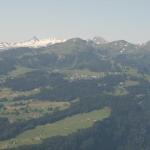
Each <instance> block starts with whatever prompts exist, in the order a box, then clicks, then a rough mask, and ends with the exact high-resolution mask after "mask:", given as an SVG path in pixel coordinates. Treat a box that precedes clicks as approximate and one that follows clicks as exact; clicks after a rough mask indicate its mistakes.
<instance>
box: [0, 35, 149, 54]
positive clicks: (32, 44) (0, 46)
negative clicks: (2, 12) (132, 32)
mask: <svg viewBox="0 0 150 150" xmlns="http://www.w3.org/2000/svg"><path fill="white" fill-rule="evenodd" d="M76 39H81V38H72V39H67V40H66V39H62V40H60V39H56V38H55V37H51V38H47V39H39V38H37V37H36V36H34V37H33V38H31V39H30V40H27V41H24V42H0V51H3V50H8V49H13V48H21V47H26V48H40V47H47V46H50V45H53V44H57V43H63V42H66V41H69V40H74V41H76ZM81 40H83V39H81ZM83 41H86V42H92V43H94V44H96V45H100V46H104V47H111V48H112V47H115V48H116V47H117V49H118V48H120V52H121V53H123V52H124V51H126V49H127V47H128V46H131V47H135V48H136V49H137V48H139V47H142V48H143V47H144V48H145V49H147V48H149V47H150V41H148V42H146V43H143V44H142V45H140V44H132V43H129V42H127V41H125V40H117V41H107V40H106V39H104V38H103V37H100V36H95V37H94V38H91V39H88V40H83Z"/></svg>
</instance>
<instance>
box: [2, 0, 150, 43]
mask: <svg viewBox="0 0 150 150" xmlns="http://www.w3.org/2000/svg"><path fill="white" fill-rule="evenodd" d="M33 36H37V37H39V38H48V37H56V38H59V39H64V38H65V39H68V38H73V37H80V38H84V39H89V38H92V37H94V36H101V37H104V38H105V39H107V40H108V41H112V40H122V39H124V40H127V41H129V42H133V43H139V42H140V43H142V42H146V41H148V40H150V0H0V42H1V41H3V42H4V41H7V42H15V41H24V40H28V39H30V38H32V37H33Z"/></svg>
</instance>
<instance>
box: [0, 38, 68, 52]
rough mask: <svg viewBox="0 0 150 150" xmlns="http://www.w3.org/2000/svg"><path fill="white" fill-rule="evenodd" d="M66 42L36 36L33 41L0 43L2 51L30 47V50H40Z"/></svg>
mask: <svg viewBox="0 0 150 150" xmlns="http://www.w3.org/2000/svg"><path fill="white" fill-rule="evenodd" d="M64 41H65V40H59V39H56V38H47V39H41V40H40V39H38V38H37V37H36V36H34V37H33V38H32V39H30V40H27V41H24V42H14V43H13V42H0V49H1V50H2V49H11V48H19V47H30V48H39V47H46V46H48V45H51V44H55V43H61V42H64Z"/></svg>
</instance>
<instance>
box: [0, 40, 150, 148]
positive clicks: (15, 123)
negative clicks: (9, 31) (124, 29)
mask: <svg viewBox="0 0 150 150" xmlns="http://www.w3.org/2000/svg"><path fill="white" fill-rule="evenodd" d="M39 41H40V42H39ZM45 41H46V42H45ZM52 41H53V42H52ZM25 43H27V44H24V46H20V45H19V44H18V47H10V48H9V49H8V47H7V48H6V49H7V50H6V49H3V50H1V52H0V149H1V150H3V149H5V150H8V149H10V150H100V149H102V150H149V149H150V99H149V98H150V67H149V66H150V42H147V43H145V44H142V45H139V44H132V43H130V42H127V41H125V40H118V41H112V42H108V41H106V40H104V39H103V38H101V37H95V38H93V39H90V40H83V39H81V38H72V39H68V40H65V41H60V40H48V41H47V40H44V42H43V43H44V44H41V45H42V46H41V45H40V44H37V43H42V42H41V40H38V39H37V38H36V37H34V38H33V39H32V40H30V41H28V42H25ZM29 43H30V44H29ZM35 43H36V44H35ZM45 43H46V44H45ZM31 45H32V46H31ZM33 45H34V46H33ZM35 45H36V46H35ZM37 45H38V46H37Z"/></svg>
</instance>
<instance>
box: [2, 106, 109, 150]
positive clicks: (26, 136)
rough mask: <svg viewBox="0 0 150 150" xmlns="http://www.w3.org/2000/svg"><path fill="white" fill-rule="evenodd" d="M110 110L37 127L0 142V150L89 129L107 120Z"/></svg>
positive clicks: (82, 114) (83, 114) (104, 109)
mask: <svg viewBox="0 0 150 150" xmlns="http://www.w3.org/2000/svg"><path fill="white" fill-rule="evenodd" d="M110 114H111V109H110V108H109V107H105V108H103V109H100V110H95V111H91V112H88V113H81V114H77V115H74V116H71V117H67V118H65V119H63V120H60V121H57V122H55V123H50V124H46V125H41V126H37V127H36V128H35V129H31V130H28V131H25V132H24V133H22V134H20V135H18V136H17V137H16V138H13V139H11V140H7V141H2V142H0V149H4V148H7V149H8V148H14V147H18V146H22V145H31V144H38V143H41V142H42V140H44V139H46V138H49V137H54V136H66V135H69V134H71V133H74V132H77V131H78V130H79V129H86V128H89V127H91V126H92V125H93V124H94V123H95V122H96V121H101V120H103V119H105V118H108V117H109V116H110Z"/></svg>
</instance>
